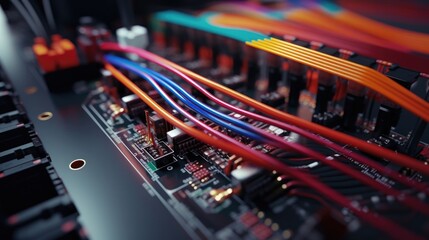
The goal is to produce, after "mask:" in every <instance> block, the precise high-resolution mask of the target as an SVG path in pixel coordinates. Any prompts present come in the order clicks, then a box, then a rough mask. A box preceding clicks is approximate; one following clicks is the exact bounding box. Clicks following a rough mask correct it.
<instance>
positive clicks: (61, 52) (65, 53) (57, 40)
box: [33, 34, 79, 72]
mask: <svg viewBox="0 0 429 240" xmlns="http://www.w3.org/2000/svg"><path fill="white" fill-rule="evenodd" d="M51 40H52V44H51V46H50V47H49V46H48V45H47V43H46V40H45V39H43V38H41V37H36V38H35V39H34V44H33V53H34V55H35V56H36V60H37V62H38V63H39V67H40V68H41V69H42V70H43V71H44V72H52V71H55V70H59V69H64V68H70V67H74V66H77V65H79V57H78V54H77V50H76V47H75V46H74V44H73V43H72V42H71V41H70V40H68V39H64V38H62V37H61V36H60V35H58V34H55V35H52V37H51Z"/></svg>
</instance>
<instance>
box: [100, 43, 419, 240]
mask: <svg viewBox="0 0 429 240" xmlns="http://www.w3.org/2000/svg"><path fill="white" fill-rule="evenodd" d="M101 49H102V50H105V51H121V52H124V51H125V52H131V53H135V54H137V55H139V56H141V57H143V58H146V59H148V60H150V61H153V62H154V63H157V64H158V65H160V66H163V67H165V68H166V69H168V70H170V71H172V72H174V73H176V74H178V75H179V76H181V77H187V76H186V75H184V74H183V73H181V72H180V71H178V70H176V69H174V68H172V67H171V66H168V65H166V64H163V63H162V62H160V61H158V60H157V56H156V55H153V54H151V53H149V52H147V51H144V50H142V49H138V48H134V47H124V46H120V45H119V44H117V43H102V44H101ZM191 81H192V80H191ZM191 116H192V115H191ZM192 117H193V116H192ZM194 120H195V118H194ZM198 122H199V120H197V122H196V124H198ZM200 123H201V122H200ZM201 124H203V123H201ZM203 125H204V124H203ZM206 127H208V126H206ZM208 128H209V129H211V128H210V127H208ZM209 129H207V130H209ZM209 131H214V132H217V131H215V130H213V129H211V130H209ZM220 136H221V135H220ZM221 138H222V139H224V138H223V137H222V136H221ZM227 139H228V138H225V140H227ZM228 142H229V141H228ZM234 144H235V146H240V145H242V144H241V143H239V142H236V143H234ZM241 147H242V146H240V148H241ZM253 151H254V150H253ZM255 154H257V156H260V155H261V156H260V157H261V158H260V159H261V161H258V162H256V161H255V163H256V164H258V165H260V166H263V167H265V168H268V169H273V170H277V171H279V172H282V173H284V174H287V175H289V176H291V177H295V178H297V179H299V180H300V181H302V182H303V183H305V184H307V185H308V186H311V187H313V188H314V189H316V190H317V191H319V192H321V193H323V194H324V195H325V196H326V197H328V198H331V199H332V200H333V201H335V202H337V203H338V204H340V205H342V206H343V207H346V208H348V209H350V210H351V211H352V212H353V213H354V214H355V215H356V216H358V217H360V218H362V219H364V220H365V221H367V222H368V223H370V224H372V225H374V226H376V227H377V228H378V229H380V230H382V231H384V232H385V233H387V234H388V235H389V236H391V237H393V238H396V239H403V238H405V237H407V238H413V239H422V238H421V237H419V236H417V235H415V234H414V233H412V232H409V231H408V230H406V229H404V228H402V227H400V226H398V225H397V224H395V223H394V222H392V221H390V220H388V219H386V218H382V217H380V216H376V215H373V214H370V213H367V212H364V211H362V210H361V209H359V207H358V206H356V205H355V204H353V203H352V202H350V200H348V199H347V197H345V196H343V195H341V194H339V193H338V192H336V191H335V190H333V189H331V188H329V187H328V186H326V185H325V184H323V183H321V182H319V181H317V180H316V179H315V178H314V177H313V176H311V175H308V174H306V173H303V172H301V171H297V170H296V169H292V168H290V167H288V166H286V165H284V164H283V163H281V162H280V161H278V160H276V159H274V158H271V157H269V156H267V155H265V154H262V153H260V152H257V151H255ZM323 159H324V157H323ZM324 160H325V159H324ZM324 162H326V163H327V164H330V162H331V163H332V162H335V161H329V160H326V161H324ZM346 171H354V170H353V169H348V170H347V169H346ZM358 173H359V172H356V174H358ZM352 174H354V173H352ZM368 180H369V179H368ZM382 186H384V185H382ZM387 191H388V190H387ZM391 195H395V194H391ZM404 200H405V199H404ZM404 202H406V203H410V200H407V201H404ZM413 204H415V202H413ZM417 204H419V202H418V203H417ZM421 210H422V209H419V211H421Z"/></svg>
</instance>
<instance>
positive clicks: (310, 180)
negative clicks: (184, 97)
mask: <svg viewBox="0 0 429 240" xmlns="http://www.w3.org/2000/svg"><path fill="white" fill-rule="evenodd" d="M105 66H106V69H107V70H109V71H110V72H111V73H112V75H113V76H114V77H115V78H116V79H118V80H119V81H120V82H121V83H123V84H124V85H125V86H127V88H128V89H130V90H131V91H132V92H133V93H134V94H136V95H137V96H138V97H139V98H140V99H142V100H143V101H144V102H145V103H146V104H148V105H149V106H150V107H151V108H152V109H154V110H155V111H156V112H157V113H158V114H160V115H161V116H162V117H163V118H164V119H165V120H166V121H168V122H169V123H171V124H172V125H174V126H176V127H179V128H180V129H182V130H183V131H184V132H186V133H188V134H189V135H191V136H193V137H195V138H196V139H197V140H200V141H203V142H206V143H207V144H209V145H212V146H214V147H217V148H220V149H223V150H225V151H227V152H231V153H236V152H237V150H238V149H237V148H236V147H235V146H233V145H229V144H224V142H222V141H219V140H218V139H216V138H213V137H209V136H207V135H206V134H203V133H202V132H200V131H198V130H196V129H194V128H191V127H189V126H187V125H186V124H184V123H183V122H181V121H180V120H178V119H177V118H175V117H174V116H172V115H171V114H170V113H168V112H167V111H165V110H164V109H163V108H162V107H161V106H160V105H159V104H157V103H156V102H155V101H154V100H153V99H151V98H150V97H149V96H147V94H145V93H144V92H143V91H142V90H141V89H140V88H139V87H138V86H137V85H135V84H134V83H133V82H132V81H131V80H130V79H128V78H127V77H126V76H125V75H123V74H122V73H121V72H119V71H118V70H117V69H116V68H115V67H113V66H112V65H110V64H106V65H105ZM238 155H241V156H243V157H245V158H246V159H248V160H250V161H251V162H253V163H254V164H257V165H259V166H261V167H264V168H267V169H272V170H277V171H279V172H281V173H283V174H286V175H288V176H291V177H293V178H296V179H298V180H300V181H302V182H303V183H305V184H307V185H308V186H309V187H312V188H313V189H315V190H317V191H319V192H320V193H322V194H323V195H325V196H326V197H327V198H330V199H332V200H333V201H334V202H336V203H337V204H339V205H341V206H343V207H345V208H348V209H349V210H350V211H352V212H353V213H354V214H355V215H356V216H357V217H359V218H361V219H363V220H364V221H365V222H367V223H369V224H371V225H373V226H375V227H377V228H378V229H380V230H382V231H383V232H385V233H386V234H387V235H389V236H390V237H392V238H394V239H404V238H406V239H423V238H421V237H420V236H418V235H416V234H415V233H412V232H410V231H408V230H406V229H404V228H402V227H401V226H399V225H397V224H396V223H394V222H392V221H391V220H388V219H386V218H383V217H381V216H378V215H374V214H371V213H369V212H365V211H362V210H361V209H360V208H359V206H357V205H356V204H355V203H354V202H351V201H350V200H349V199H347V198H346V197H345V196H343V195H341V194H340V193H338V192H336V191H335V190H333V189H331V188H329V187H328V186H326V185H325V184H323V183H321V182H319V181H317V180H316V179H315V178H314V177H313V176H311V175H308V174H306V173H303V172H301V171H297V170H296V169H293V168H290V167H288V166H286V165H284V164H283V163H281V162H280V161H278V160H276V159H274V158H271V157H269V156H267V155H265V154H262V153H261V152H258V151H252V152H250V151H249V152H246V151H244V152H243V153H239V154H238ZM260 155H262V156H265V157H263V158H261V157H262V156H260ZM264 159H265V160H264Z"/></svg>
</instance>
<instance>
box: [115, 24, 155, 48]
mask: <svg viewBox="0 0 429 240" xmlns="http://www.w3.org/2000/svg"><path fill="white" fill-rule="evenodd" d="M116 37H117V38H118V42H119V44H121V45H124V46H133V47H138V48H146V47H147V46H148V45H149V37H148V34H147V29H146V28H145V27H142V26H138V25H135V26H132V27H131V29H127V28H119V29H117V30H116Z"/></svg>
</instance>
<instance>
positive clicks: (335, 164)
mask: <svg viewBox="0 0 429 240" xmlns="http://www.w3.org/2000/svg"><path fill="white" fill-rule="evenodd" d="M132 50H134V49H132ZM137 50H141V49H137ZM136 53H137V52H136ZM139 53H140V55H141V56H142V57H143V58H146V59H149V60H151V61H153V62H154V63H156V64H158V65H160V66H162V67H164V68H166V69H167V70H169V71H171V72H173V73H175V74H177V75H178V76H180V77H181V78H182V79H184V80H185V81H186V82H188V83H189V84H190V85H192V86H193V87H195V88H196V89H197V90H198V91H200V92H202V93H203V94H204V95H205V96H207V97H208V98H209V99H210V100H212V101H213V102H215V103H217V104H219V105H220V106H222V107H224V108H227V109H229V110H231V111H233V112H237V113H239V114H242V115H245V116H248V117H251V118H253V119H255V120H258V121H261V122H266V123H268V124H271V125H274V126H277V127H280V128H283V129H285V130H288V131H292V132H295V133H298V134H300V135H302V136H304V137H306V138H309V139H311V140H313V141H315V142H317V143H319V144H321V145H324V146H326V147H329V148H331V149H333V150H335V151H337V152H339V153H342V154H343V155H345V156H348V157H351V158H353V159H355V160H357V161H358V162H361V163H363V164H366V165H368V166H370V167H372V168H374V169H376V170H378V171H380V172H381V173H383V174H385V175H387V176H389V177H391V178H392V179H394V180H397V181H398V182H401V183H402V184H404V185H407V186H410V187H415V188H417V189H418V190H420V191H424V192H427V193H429V191H428V190H427V186H426V185H425V184H421V183H418V182H416V181H413V180H411V179H409V181H406V180H405V179H403V178H402V177H401V176H400V175H398V174H397V173H395V172H394V171H391V170H388V169H386V168H384V167H383V166H381V165H379V164H377V163H375V162H373V161H372V160H370V159H368V158H365V157H363V156H361V155H359V154H356V153H355V152H353V151H347V149H344V148H343V147H341V146H340V145H338V144H335V143H334V142H331V141H329V140H327V139H325V138H322V137H320V136H317V135H315V134H312V133H310V132H307V131H305V130H303V129H301V128H298V127H295V126H292V125H290V124H287V123H283V122H280V121H277V120H273V119H270V118H267V117H265V116H261V115H259V114H255V113H252V112H249V111H246V110H244V109H241V108H238V107H235V106H233V105H231V104H228V103H226V102H224V101H222V100H220V99H219V98H217V97H216V96H214V95H212V94H211V93H210V92H208V91H207V90H206V89H204V88H203V87H201V86H200V85H199V84H198V83H196V82H195V81H194V80H192V79H191V78H189V77H188V76H186V75H185V74H183V73H182V72H180V71H178V70H177V69H175V68H173V67H171V66H169V65H167V64H164V63H162V62H160V61H158V60H157V58H158V56H156V55H154V54H151V53H149V52H147V51H144V50H141V51H139ZM139 53H137V54H139ZM255 131H257V132H258V133H259V134H260V135H263V136H265V137H266V138H268V139H270V140H271V141H272V142H271V143H270V144H272V145H273V146H276V147H279V148H282V149H287V150H289V149H294V150H295V151H297V152H300V153H302V154H305V155H307V156H310V157H313V158H315V159H317V160H319V161H321V162H324V163H325V164H328V165H330V166H332V167H334V168H336V169H338V170H340V171H343V172H346V173H348V174H350V175H352V176H355V178H356V179H358V180H360V181H362V182H364V183H366V184H367V185H369V186H371V187H373V188H375V189H378V190H380V191H383V192H385V193H387V194H390V195H394V196H397V197H398V196H401V195H402V193H401V192H399V191H396V193H395V192H392V191H391V189H389V188H388V187H386V186H385V185H383V184H381V183H379V182H375V181H373V180H372V179H369V178H368V177H367V176H363V175H361V174H360V173H359V172H358V171H356V170H350V168H347V166H346V165H344V164H341V163H338V162H333V161H329V160H326V157H325V156H324V155H322V154H319V153H318V152H315V151H312V150H311V149H309V148H306V147H303V146H302V145H299V144H295V143H290V142H284V140H283V139H282V138H280V137H277V136H275V135H272V134H269V133H267V132H265V131H262V130H261V129H258V128H255ZM346 168H347V169H346ZM352 171H354V172H352ZM356 173H359V174H356ZM368 179H369V180H370V181H368ZM386 191H389V192H386ZM415 200H416V199H415ZM419 206H421V205H419ZM411 207H416V205H415V203H413V204H412V205H411ZM426 210H427V211H426V213H427V214H428V215H429V208H428V207H426Z"/></svg>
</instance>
